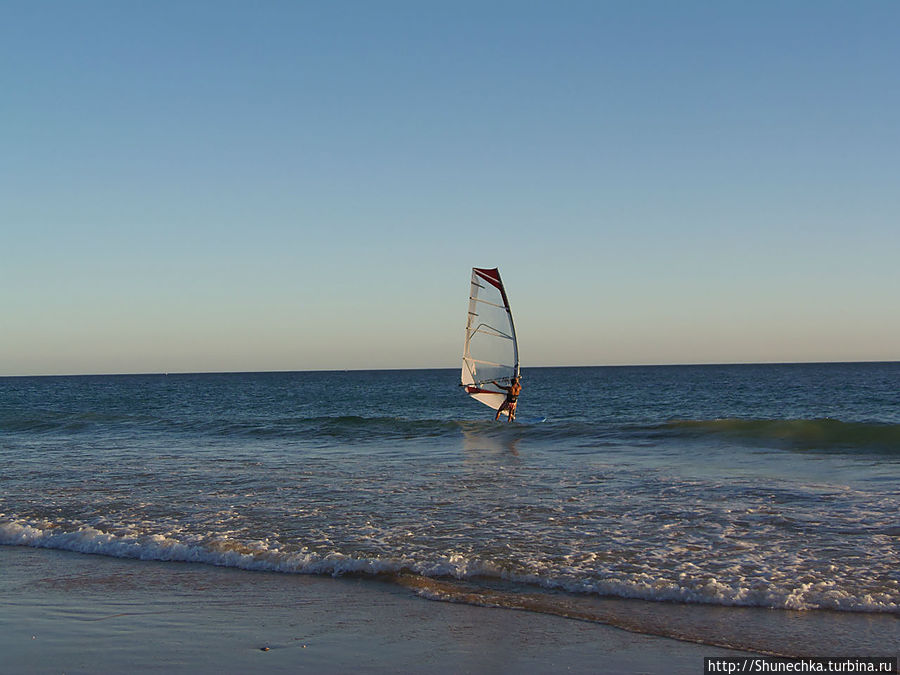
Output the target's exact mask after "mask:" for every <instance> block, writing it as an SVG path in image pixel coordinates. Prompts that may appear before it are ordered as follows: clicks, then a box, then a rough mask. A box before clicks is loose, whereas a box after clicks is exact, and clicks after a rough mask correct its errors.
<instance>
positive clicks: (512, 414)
mask: <svg viewBox="0 0 900 675" xmlns="http://www.w3.org/2000/svg"><path fill="white" fill-rule="evenodd" d="M494 385H495V386H497V387H499V388H500V389H503V390H504V391H506V400H505V401H503V403H501V404H500V407H499V408H497V414H496V415H495V416H494V421H495V422H496V421H497V420H499V419H500V413H502V412H503V411H504V410H505V411H507V412H508V413H509V419H508V420H507V422H512V421H513V420H514V419H516V401H517V400H518V398H519V394H520V393H521V392H522V385H521V384H519V376H518V375H516V376H515V377H514V378H513V380H512V384H510V385H509V386H508V387H504V386H503V385H502V384H497V382H496V381H494Z"/></svg>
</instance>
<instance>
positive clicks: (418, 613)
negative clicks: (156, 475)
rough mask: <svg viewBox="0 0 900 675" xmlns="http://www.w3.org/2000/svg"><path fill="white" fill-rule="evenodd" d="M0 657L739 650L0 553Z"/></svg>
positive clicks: (481, 661) (253, 662)
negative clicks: (0, 572)
mask: <svg viewBox="0 0 900 675" xmlns="http://www.w3.org/2000/svg"><path fill="white" fill-rule="evenodd" d="M0 570H2V575H0V654H3V663H2V668H3V669H4V670H5V671H6V672H23V673H24V672H27V673H61V672H65V673H119V672H176V673H178V672H181V673H187V672H191V673H246V672H269V673H278V672H285V673H287V672H315V673H341V672H350V671H355V672H365V673H389V672H426V673H547V672H571V673H596V672H605V673H653V672H667V673H675V672H685V673H698V672H702V670H703V657H704V656H716V655H719V656H725V655H744V654H745V652H735V651H730V650H725V649H717V648H712V647H705V646H701V645H694V644H690V643H686V642H681V641H677V640H670V639H666V638H659V637H652V636H646V635H639V634H635V633H630V632H628V631H624V630H620V629H616V628H611V627H609V626H604V625H601V624H596V623H589V622H583V621H573V620H571V619H564V618H559V617H553V616H545V615H541V614H536V613H532V612H524V611H515V610H507V609H493V608H484V607H473V606H468V605H460V604H452V603H444V602H432V601H428V600H424V599H422V598H419V597H417V596H415V595H413V594H412V593H411V592H410V591H409V590H407V589H404V588H401V587H398V586H397V585H395V584H390V583H382V582H378V581H373V580H371V579H348V578H342V579H332V578H329V577H325V578H323V577H311V576H303V575H290V574H277V573H251V572H245V571H240V570H233V569H224V568H217V567H211V566H207V565H199V564H198V565H194V564H185V563H164V562H153V561H136V560H122V559H116V558H106V557H102V556H92V555H84V554H78V553H68V552H63V551H50V550H42V549H32V548H26V547H15V546H0Z"/></svg>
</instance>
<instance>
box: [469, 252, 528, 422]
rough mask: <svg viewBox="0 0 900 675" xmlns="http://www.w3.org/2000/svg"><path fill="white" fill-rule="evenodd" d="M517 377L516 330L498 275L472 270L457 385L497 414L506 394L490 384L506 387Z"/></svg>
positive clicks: (477, 269) (492, 271)
mask: <svg viewBox="0 0 900 675" xmlns="http://www.w3.org/2000/svg"><path fill="white" fill-rule="evenodd" d="M518 375H519V347H518V344H517V343H516V327H515V325H514V324H513V318H512V312H510V311H509V300H508V299H507V297H506V289H504V288H503V282H502V281H501V280H500V272H499V271H498V270H497V268H493V269H484V268H481V267H473V268H472V286H471V290H470V291H469V317H468V319H467V321H466V344H465V346H464V347H463V357H462V382H461V385H462V386H463V387H465V389H466V393H467V394H468V395H469V396H471V397H472V398H474V399H475V400H476V401H480V402H481V403H484V404H485V405H486V406H489V407H491V408H493V409H494V410H497V409H498V408H499V407H500V405H501V404H502V403H503V401H504V400H506V392H505V391H503V390H500V389H499V388H498V387H496V386H495V385H494V384H493V383H494V382H495V381H496V382H497V383H498V384H502V385H506V386H509V384H510V382H512V379H513V378H514V377H517V376H518Z"/></svg>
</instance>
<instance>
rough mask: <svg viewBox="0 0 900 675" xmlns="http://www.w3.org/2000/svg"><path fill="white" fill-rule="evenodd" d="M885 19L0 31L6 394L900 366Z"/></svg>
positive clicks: (0, 279) (656, 5)
mask: <svg viewBox="0 0 900 675" xmlns="http://www.w3.org/2000/svg"><path fill="white" fill-rule="evenodd" d="M898 33H900V3H897V2H894V1H892V0H891V1H884V2H879V1H874V0H873V1H862V2H844V1H841V2H832V1H829V0H816V1H812V0H810V1H808V2H802V1H800V0H796V1H792V2H782V1H777V2H776V1H760V2H719V1H712V0H710V1H705V2H697V1H695V0H681V1H679V2H671V1H669V0H656V1H654V0H642V1H641V2H632V1H630V0H629V1H625V0H622V1H608V2H604V1H600V0H591V1H588V2H582V1H578V0H572V1H567V2H559V1H558V0H554V1H542V0H536V1H534V2H513V1H506V0H504V1H496V2H492V1H490V0H479V1H478V2H470V1H468V0H454V1H453V2H421V1H419V0H416V1H408V2H401V1H397V0H385V1H383V2H369V1H367V0H359V1H354V2H348V1H344V0H336V1H333V0H329V1H328V2H324V1H323V2H301V1H299V0H297V1H291V2H278V1H275V0H270V1H267V2H230V1H226V0H210V1H197V0H178V1H175V0H171V1H163V2H154V3H129V2H118V1H112V0H110V1H108V2H97V1H92V0H84V1H81V2H70V1H68V0H66V1H53V0H46V1H42V2H33V1H30V0H6V1H5V2H3V3H0V375H37V374H75V373H145V372H209V371H257V370H310V369H357V368H419V367H454V366H457V365H458V364H459V362H460V356H461V351H462V342H463V337H464V327H465V319H466V310H467V295H468V284H469V279H470V275H471V272H470V270H471V268H472V267H499V269H500V271H501V274H502V275H503V278H504V281H505V283H506V286H507V290H508V295H509V300H510V304H511V307H512V311H513V314H514V316H515V320H516V328H517V332H518V336H519V347H520V356H521V363H522V367H523V369H524V370H525V371H527V368H528V367H535V366H549V365H621V364H667V363H744V362H751V363H752V362H784V361H856V360H898V359H900V311H898V298H900V264H898V253H900V81H898V80H900V68H898V64H900V41H898V40H897V39H896V36H897V34H898Z"/></svg>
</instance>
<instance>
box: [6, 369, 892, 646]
mask: <svg viewBox="0 0 900 675" xmlns="http://www.w3.org/2000/svg"><path fill="white" fill-rule="evenodd" d="M458 381H459V371H458V370H450V369H446V370H398V371H349V372H295V373H236V374H198V375H134V376H124V375H123V376H78V377H17V378H0V545H5V546H29V547H37V548H51V549H61V550H66V551H73V552H77V553H80V554H90V555H95V556H97V555H100V556H112V557H118V558H129V559H134V560H162V561H180V562H183V563H186V564H191V565H217V566H226V567H232V568H236V569H238V570H243V571H244V572H241V573H242V574H247V575H253V574H256V573H258V572H259V571H269V572H281V573H284V574H312V575H325V576H327V575H331V576H346V575H353V576H356V577H359V578H361V579H369V578H371V579H372V580H373V581H374V580H377V581H379V582H384V581H388V582H390V583H396V584H398V585H400V586H404V587H406V588H408V589H409V592H410V593H414V594H417V595H419V596H421V597H422V598H426V599H428V600H437V601H446V602H455V603H468V604H474V605H484V606H489V607H499V608H508V609H511V610H512V609H515V610H527V611H533V612H542V613H548V614H555V615H558V616H565V617H570V618H572V619H577V620H580V621H595V622H600V623H607V624H611V625H614V626H619V627H621V628H625V629H627V630H631V631H636V632H641V633H648V634H655V635H662V636H666V637H671V638H677V639H681V640H689V641H692V642H698V643H702V644H709V645H716V646H727V647H736V648H740V649H748V650H753V651H758V652H762V653H772V654H788V655H801V654H802V655H819V656H822V655H833V654H834V653H835V652H837V653H840V654H850V653H857V654H863V655H866V654H869V655H876V654H885V653H886V652H887V653H888V655H893V654H895V653H896V647H897V644H898V642H900V640H898V636H900V515H898V506H900V499H898V493H900V489H898V488H900V363H853V364H786V365H723V366H659V367H585V368H526V369H524V370H523V380H522V382H523V385H524V389H523V393H522V396H521V398H520V402H519V412H518V415H519V421H517V422H516V423H513V424H508V423H506V422H494V421H493V411H492V410H490V409H488V408H487V407H485V406H483V405H481V404H479V403H477V402H476V401H473V400H471V399H470V398H469V397H468V396H466V395H465V394H464V393H463V392H462V390H461V389H460V387H459V386H458ZM835 645H840V647H839V648H836V647H835ZM892 652H893V654H892Z"/></svg>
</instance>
